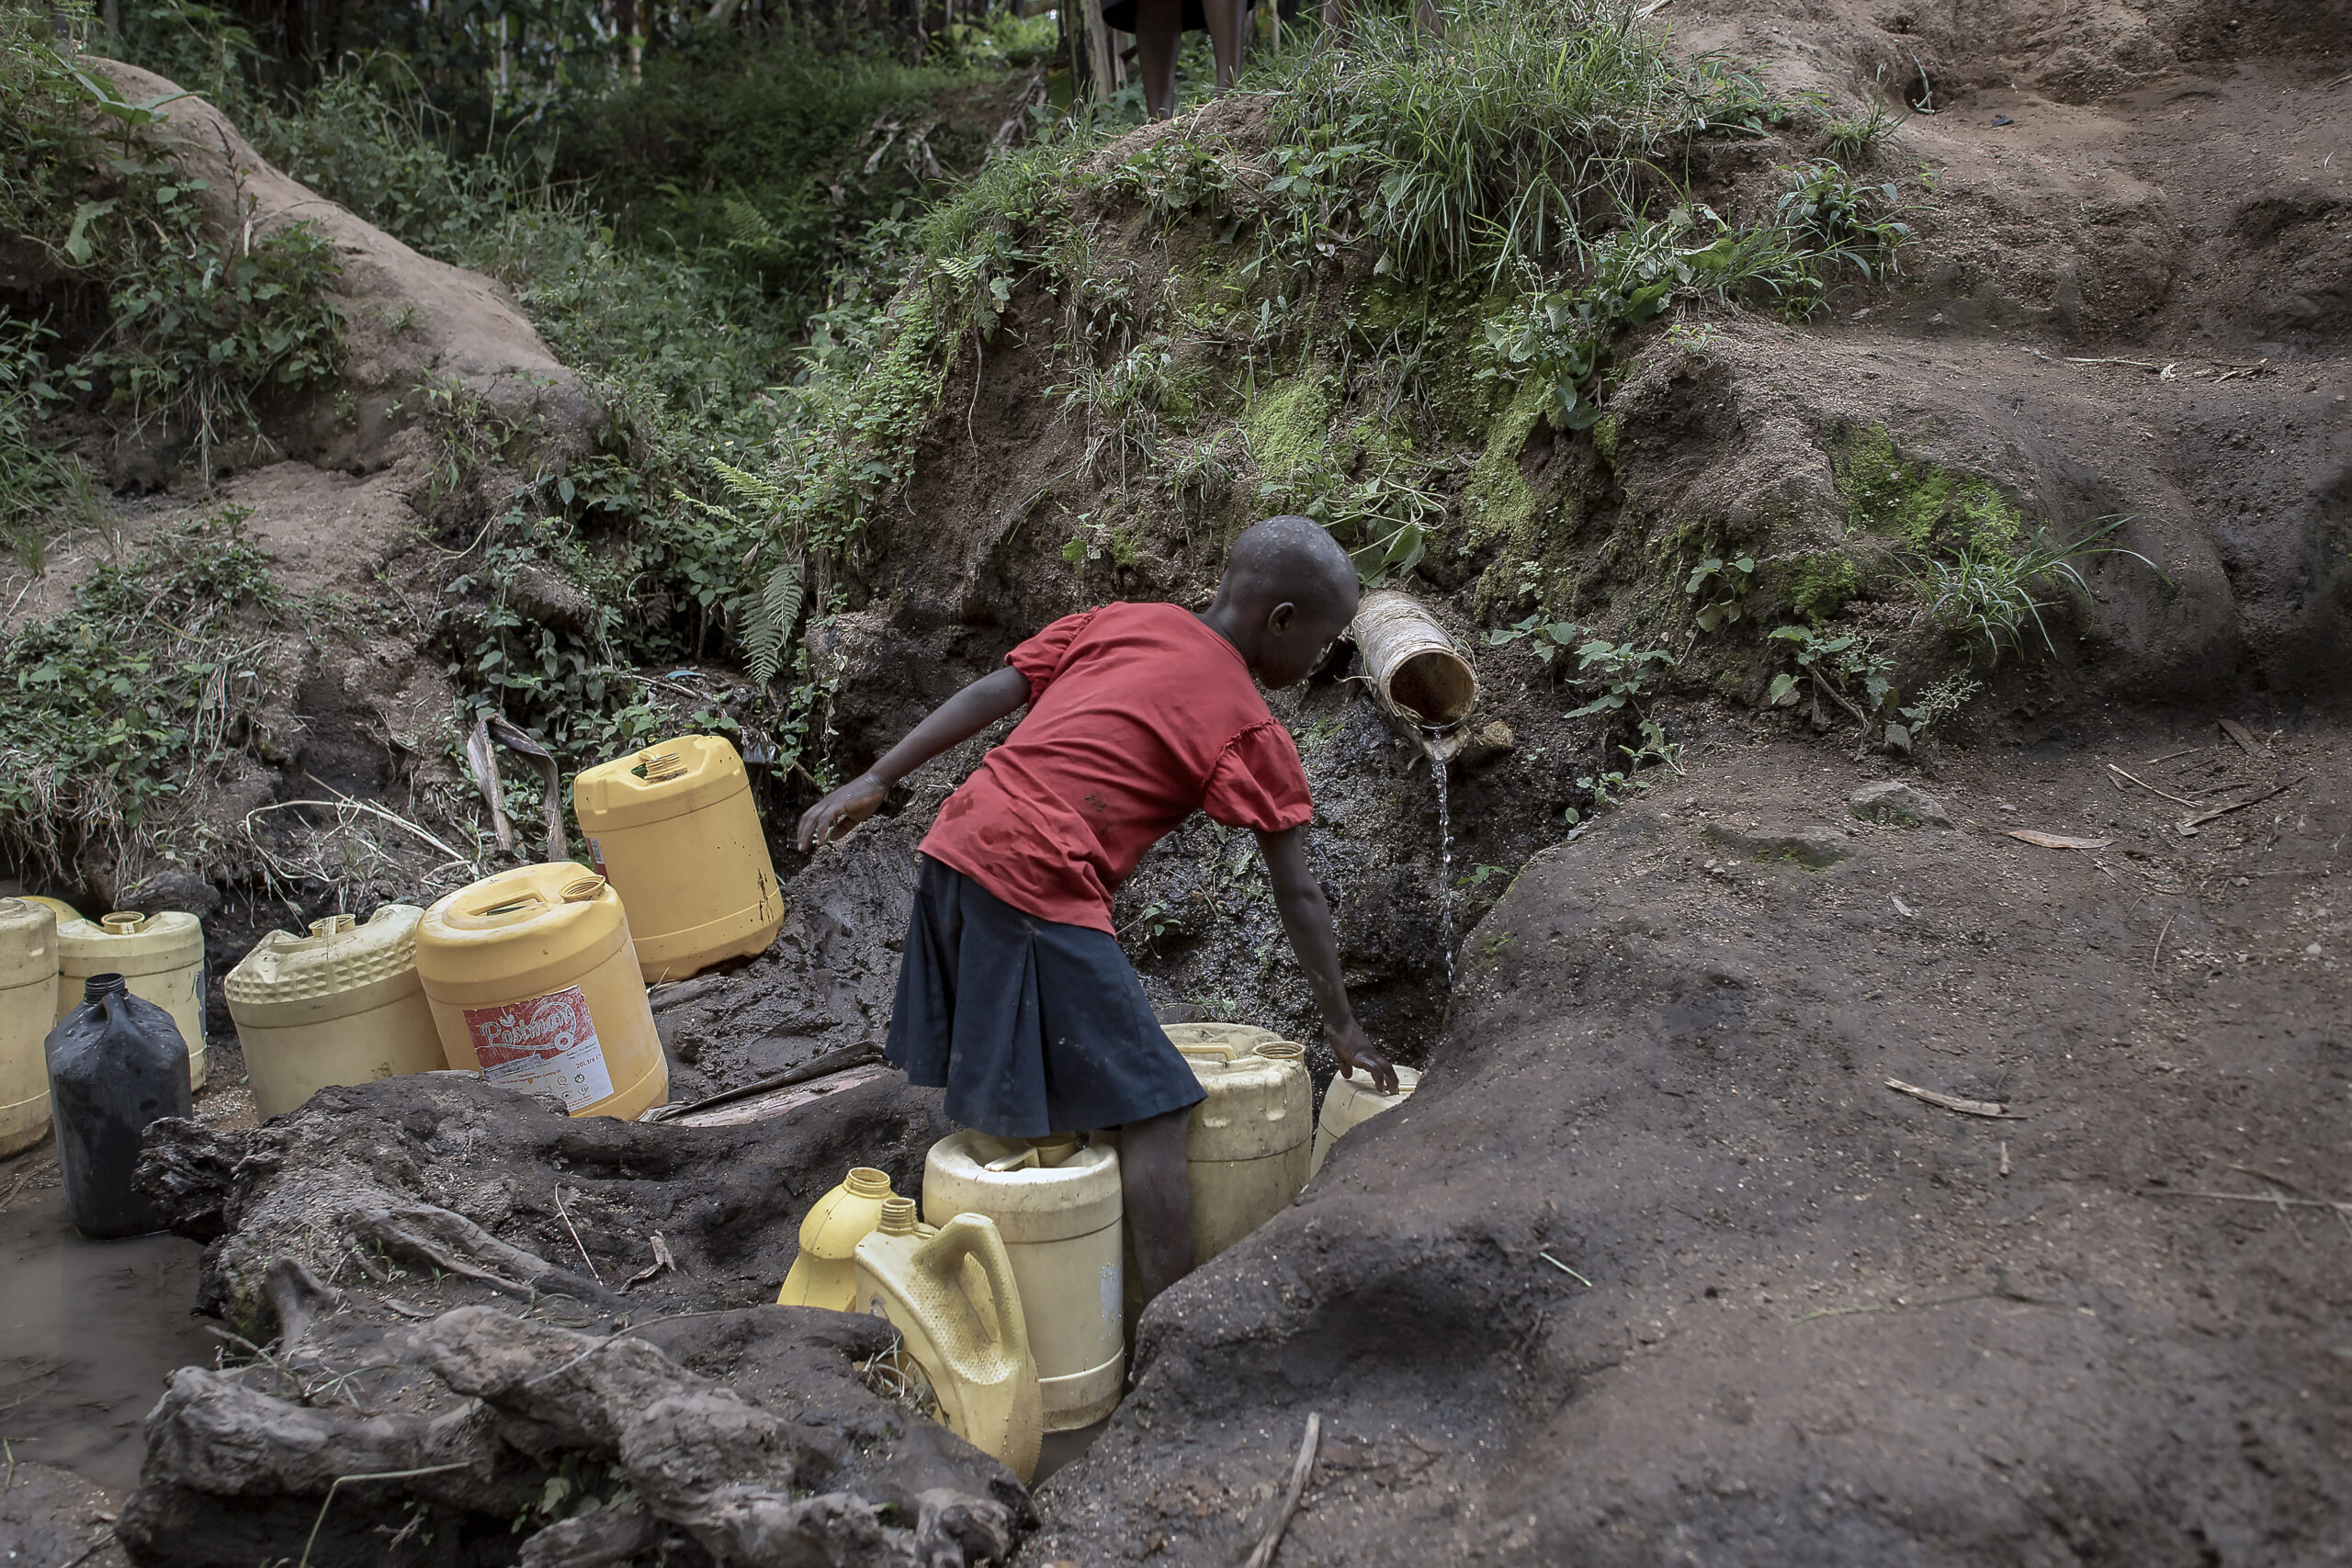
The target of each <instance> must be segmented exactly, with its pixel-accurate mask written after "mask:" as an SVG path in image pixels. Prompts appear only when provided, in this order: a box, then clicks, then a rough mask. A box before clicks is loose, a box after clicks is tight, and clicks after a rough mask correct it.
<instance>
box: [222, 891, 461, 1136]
mask: <svg viewBox="0 0 2352 1568" xmlns="http://www.w3.org/2000/svg"><path fill="white" fill-rule="evenodd" d="M423 920H424V910H422V909H420V908H416V907H415V906H414V905H413V904H379V905H378V906H377V907H376V912H375V913H374V914H372V915H370V916H369V917H368V923H367V924H366V925H364V926H363V925H360V924H359V923H358V922H356V920H354V919H352V918H351V917H350V916H349V915H334V916H330V917H328V918H327V919H323V920H313V921H311V934H310V935H308V936H296V935H295V934H294V933H293V932H292V931H271V932H270V933H269V934H268V935H267V936H265V937H263V938H262V939H261V941H259V942H255V943H254V947H253V951H252V952H250V953H246V954H245V956H244V957H243V959H241V960H239V961H238V964H237V966H236V967H235V968H234V969H232V970H230V971H229V974H228V977H227V978H226V979H224V980H222V981H221V982H220V991H221V994H222V995H223V996H224V997H226V998H228V1002H229V1016H230V1017H231V1018H232V1019H234V1020H235V1021H236V1024H237V1043H239V1044H240V1045H242V1046H243V1047H244V1052H245V1082H246V1084H247V1086H248V1087H250V1088H251V1089H253V1091H254V1110H255V1111H258V1112H259V1113H260V1114H261V1115H262V1116H264V1117H265V1118H266V1117H271V1116H283V1115H285V1114H286V1113H287V1112H288V1111H292V1110H294V1109H296V1108H297V1107H298V1106H300V1105H301V1104H302V1103H303V1102H304V1101H305V1100H309V1099H310V1098H311V1096H312V1095H314V1094H316V1093H318V1092H319V1090H321V1089H324V1088H326V1087H327V1086H328V1085H329V1084H356V1083H369V1082H372V1081H374V1080H375V1079H377V1078H394V1077H404V1076H406V1075H407V1074H410V1073H429V1072H433V1071H435V1070H437V1069H439V1068H441V1067H445V1066H448V1057H447V1054H446V1053H445V1052H444V1051H443V1050H442V1049H441V1033H440V1031H439V1030H438V1029H437V1028H435V1025H434V1022H433V1009H432V1006H431V1005H430V1004H429V1003H427V1002H426V1001H425V999H424V982H423V981H422V980H420V979H418V978H417V974H416V929H417V927H418V925H419V924H420V923H422V922H423Z"/></svg>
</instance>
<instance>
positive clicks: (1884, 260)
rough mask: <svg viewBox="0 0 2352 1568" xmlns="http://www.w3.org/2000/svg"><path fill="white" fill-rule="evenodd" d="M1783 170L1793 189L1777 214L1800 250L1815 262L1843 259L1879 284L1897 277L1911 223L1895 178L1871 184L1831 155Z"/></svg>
mask: <svg viewBox="0 0 2352 1568" xmlns="http://www.w3.org/2000/svg"><path fill="white" fill-rule="evenodd" d="M1783 173H1785V174H1786V175H1788V176H1789V181H1790V188H1789V189H1788V190H1787V191H1786V192H1785V193H1783V194H1782V195H1781V198H1780V200H1779V201H1778V202H1777V203H1775V204H1774V206H1773V209H1772V216H1773V218H1774V220H1775V221H1777V222H1778V223H1779V224H1780V226H1781V228H1782V229H1783V230H1785V231H1787V232H1788V234H1789V235H1790V237H1791V240H1792V243H1793V245H1794V247H1795V248H1796V249H1797V250H1798V251H1799V252H1800V253H1802V254H1804V255H1806V256H1807V257H1809V258H1810V259H1811V260H1812V261H1814V262H1815V263H1828V264H1836V263H1840V262H1842V263H1844V264H1845V265H1849V266H1850V267H1852V268H1853V269H1854V270H1855V271H1856V272H1859V273H1860V274H1861V275H1862V276H1863V277H1864V278H1866V279H1869V280H1871V281H1873V282H1883V281H1885V280H1886V279H1887V278H1889V277H1892V276H1894V272H1895V268H1896V264H1897V262H1898V260H1899V259H1900V257H1901V254H1902V251H1903V247H1904V246H1905V245H1906V244H1908V243H1910V241H1911V225H1910V224H1908V223H1906V222H1905V221H1903V219H1902V217H1901V214H1902V212H1903V210H1904V207H1903V197H1902V195H1901V193H1900V192H1899V191H1898V190H1897V189H1896V188H1895V185H1894V181H1893V180H1885V181H1883V182H1881V183H1879V184H1876V185H1869V184H1865V183H1863V182H1860V181H1858V180H1856V179H1854V178H1853V177H1852V176H1851V175H1849V174H1847V173H1846V171H1845V170H1844V169H1842V168H1840V167H1839V166H1838V164H1834V163H1831V162H1830V161H1829V160H1827V159H1826V158H1823V159H1816V160H1815V161H1814V162H1812V163H1810V164H1797V165H1796V166H1795V167H1793V168H1790V169H1787V170H1784V171H1783Z"/></svg>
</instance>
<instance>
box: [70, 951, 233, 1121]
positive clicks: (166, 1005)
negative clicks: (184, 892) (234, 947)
mask: <svg viewBox="0 0 2352 1568" xmlns="http://www.w3.org/2000/svg"><path fill="white" fill-rule="evenodd" d="M93 975H119V976H122V977H123V980H124V981H125V982H126V983H127V984H128V986H129V987H130V994H131V995H132V996H134V997H138V998H141V999H143V1000H146V1001H151V1002H153V1003H154V1004H155V1005H156V1006H157V1007H159V1008H162V1009H163V1010H164V1011H165V1012H167V1013H170V1014H171V1015H172V1021H173V1022H174V1023H175V1024H177V1025H179V1031H180V1038H181V1039H182V1040H184V1041H186V1042H187V1081H188V1088H189V1089H190V1090H191V1091H193V1090H196V1089H202V1088H203V1087H204V1073H205V1051H204V927H203V926H202V924H200V923H199V922H198V919H197V918H196V917H195V916H194V915H190V914H187V913H185V912H183V911H181V910H177V909H167V910H165V911H164V912H163V913H162V914H158V915H142V914H141V913H140V912H139V911H137V910H136V909H117V910H115V911H113V912H112V913H110V914H107V915H104V916H101V917H100V918H98V919H95V920H85V919H83V918H82V917H81V916H79V915H75V916H74V918H73V919H66V918H65V917H64V916H62V915H61V916H59V917H58V919H57V997H56V1001H57V1010H56V1015H55V1018H54V1020H53V1021H54V1022H58V1023H62V1022H63V1021H65V1015H66V1014H67V1013H69V1012H72V1011H73V1010H74V1009H75V1008H77V1007H80V1006H81V1005H82V987H83V983H84V982H85V981H86V980H88V979H89V977H90V976H93Z"/></svg>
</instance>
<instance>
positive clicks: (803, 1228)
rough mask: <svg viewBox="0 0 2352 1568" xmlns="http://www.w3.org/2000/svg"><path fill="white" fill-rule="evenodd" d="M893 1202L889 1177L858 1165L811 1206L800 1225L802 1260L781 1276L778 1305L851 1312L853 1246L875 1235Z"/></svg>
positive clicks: (854, 1296) (853, 1307) (854, 1272)
mask: <svg viewBox="0 0 2352 1568" xmlns="http://www.w3.org/2000/svg"><path fill="white" fill-rule="evenodd" d="M894 1196H896V1194H894V1193H893V1192H892V1191H891V1190H890V1178H889V1176H888V1174H887V1173H885V1172H882V1171H879V1170H875V1169H873V1168H870V1167H867V1166H862V1165H861V1166H858V1167H856V1168H854V1169H853V1170H851V1172H850V1173H849V1175H848V1177H847V1178H845V1179H843V1180H842V1184H841V1185H840V1186H839V1187H836V1188H834V1189H833V1190H831V1192H828V1193H826V1194H825V1195H824V1196H823V1197H822V1198H820V1199H818V1200H817V1201H816V1202H815V1203H813V1204H811V1205H809V1213H808V1215H807V1217H805V1218H804V1219H802V1220H801V1222H800V1254H799V1256H798V1257H797V1258H794V1259H793V1260H792V1267H791V1268H790V1269H786V1271H785V1276H784V1288H783V1289H782V1290H780V1291H778V1292H776V1293H775V1301H776V1304H777V1305H778V1306H809V1307H823V1308H825V1309H826V1310H828V1311H830V1312H855V1311H856V1310H857V1244H858V1243H859V1242H861V1241H864V1240H865V1238H866V1237H867V1236H869V1235H873V1234H874V1227H875V1226H876V1225H878V1224H881V1223H882V1203H883V1201H884V1200H885V1199H888V1198H891V1197H894Z"/></svg>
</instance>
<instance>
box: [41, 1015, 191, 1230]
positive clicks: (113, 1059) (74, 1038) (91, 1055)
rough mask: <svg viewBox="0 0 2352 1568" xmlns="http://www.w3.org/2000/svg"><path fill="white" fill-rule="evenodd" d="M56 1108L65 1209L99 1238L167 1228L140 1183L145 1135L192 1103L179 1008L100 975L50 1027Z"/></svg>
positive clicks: (53, 1114)
mask: <svg viewBox="0 0 2352 1568" xmlns="http://www.w3.org/2000/svg"><path fill="white" fill-rule="evenodd" d="M45 1049H46V1052H47V1055H48V1057H49V1096H50V1099H49V1114H50V1120H51V1122H52V1124H54V1125H55V1127H56V1129H57V1165H58V1169H59V1171H60V1172H61V1173H62V1175H63V1176H64V1178H65V1212H66V1213H67V1214H68V1215H70V1216H72V1218H73V1221H74V1228H75V1229H77V1230H79V1231H80V1232H81V1233H82V1234H83V1235H86V1236H90V1237H92V1238H94V1239H96V1240H99V1241H110V1240H112V1239H114V1238H115V1237H117V1236H126V1235H147V1234H149V1233H150V1232H153V1231H159V1230H162V1229H163V1228H164V1222H163V1219H162V1217H161V1216H159V1215H158V1214H157V1213H155V1211H154V1208H153V1205H151V1204H150V1203H149V1202H148V1201H147V1200H146V1199H145V1198H143V1197H141V1195H140V1192H139V1190H138V1188H136V1187H134V1186H132V1185H131V1181H130V1172H131V1168H132V1167H133V1166H135V1165H137V1164H138V1163H139V1135H140V1134H141V1133H143V1132H145V1131H146V1130H147V1124H148V1123H149V1122H153V1121H155V1120H156V1119H157V1118H158V1117H164V1116H186V1115H187V1114H188V1111H189V1102H190V1099H191V1097H190V1095H189V1092H188V1067H187V1041H185V1040H183V1039H181V1038H180V1030H179V1025H178V1024H176V1023H174V1022H173V1021H172V1015H171V1014H170V1013H168V1012H165V1011H164V1010H163V1009H162V1008H159V1007H157V1006H156V1005H155V1004H154V1003H153V1002H151V1001H148V1000H146V999H145V998H141V997H134V996H132V995H131V994H130V988H129V987H127V986H125V985H124V984H123V979H122V976H119V975H93V976H90V978H89V979H88V981H87V982H86V983H85V985H84V986H83V987H82V1002H81V1005H80V1006H78V1007H76V1008H75V1009H74V1010H73V1011H72V1012H69V1013H67V1014H66V1015H65V1016H64V1018H62V1019H61V1020H60V1021H58V1025H57V1027H56V1028H54V1029H52V1030H51V1031H50V1032H49V1040H48V1042H47V1044H46V1047H45Z"/></svg>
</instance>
